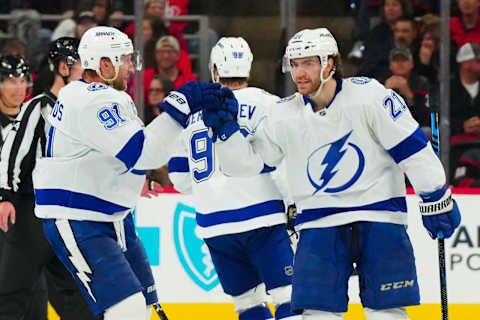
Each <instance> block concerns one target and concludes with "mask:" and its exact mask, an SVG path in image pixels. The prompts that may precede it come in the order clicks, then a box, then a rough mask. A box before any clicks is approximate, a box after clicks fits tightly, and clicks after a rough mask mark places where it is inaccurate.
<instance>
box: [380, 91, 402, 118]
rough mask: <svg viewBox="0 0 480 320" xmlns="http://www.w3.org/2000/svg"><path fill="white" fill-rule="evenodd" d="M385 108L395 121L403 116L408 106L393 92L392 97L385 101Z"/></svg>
mask: <svg viewBox="0 0 480 320" xmlns="http://www.w3.org/2000/svg"><path fill="white" fill-rule="evenodd" d="M383 106H384V107H385V108H386V109H387V110H388V111H389V114H390V116H391V117H392V119H393V120H394V121H395V120H397V119H398V117H400V115H402V113H403V111H405V110H407V105H406V104H405V102H404V101H403V99H402V98H401V97H399V96H398V94H396V93H395V92H392V95H391V96H388V97H386V98H385V99H383Z"/></svg>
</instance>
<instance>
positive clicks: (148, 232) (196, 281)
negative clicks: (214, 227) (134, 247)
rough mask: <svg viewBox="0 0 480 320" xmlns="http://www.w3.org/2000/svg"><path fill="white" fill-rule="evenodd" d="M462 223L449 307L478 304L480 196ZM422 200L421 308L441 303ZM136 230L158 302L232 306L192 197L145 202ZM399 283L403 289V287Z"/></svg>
mask: <svg viewBox="0 0 480 320" xmlns="http://www.w3.org/2000/svg"><path fill="white" fill-rule="evenodd" d="M455 199H456V200H457V202H458V205H459V207H460V209H461V212H462V223H461V225H460V227H459V229H458V230H457V231H456V233H455V234H454V235H453V236H452V237H451V238H450V239H447V240H446V241H445V244H446V252H447V257H446V258H447V259H446V265H447V269H448V291H449V302H450V303H462V304H464V303H466V304H477V303H480V293H478V288H477V286H475V285H472V284H474V283H476V284H480V212H478V210H477V208H478V203H479V201H480V194H456V195H455ZM418 201H419V200H418V197H417V196H415V195H408V196H407V203H408V210H409V226H408V234H409V236H410V238H411V240H412V243H413V247H414V250H415V257H416V263H417V273H418V281H419V286H420V289H421V297H422V303H438V301H439V298H438V292H439V280H438V257H437V242H436V241H433V240H431V239H430V237H429V236H428V234H427V232H426V230H425V229H424V228H423V226H422V221H421V216H420V213H419V210H418ZM136 225H137V230H138V234H139V236H140V237H141V238H142V240H143V242H144V244H145V247H146V249H147V253H148V256H149V259H150V262H151V265H152V268H153V270H154V275H155V278H156V281H157V285H158V287H159V288H168V290H159V298H160V301H164V302H176V303H177V302H188V303H201V302H229V301H230V299H229V298H228V297H227V296H226V295H225V294H223V292H222V290H221V286H220V284H219V281H218V277H217V274H216V272H215V268H214V266H213V264H212V261H211V258H210V255H209V252H208V249H207V246H206V245H205V243H204V242H203V241H202V240H201V239H200V238H199V237H198V236H197V234H196V232H195V227H196V221H195V209H194V206H193V201H192V198H191V197H190V196H187V195H182V194H176V193H162V194H160V195H159V196H158V197H156V198H152V199H146V198H142V200H141V201H140V203H139V204H138V206H137V211H136ZM357 280H358V279H357V278H356V277H352V278H351V280H350V299H351V302H353V303H359V302H360V301H359V298H358V284H357ZM409 281H410V279H404V280H403V281H399V282H398V283H397V282H395V283H386V284H383V289H384V290H396V289H398V288H401V287H403V286H408V285H410V282H409ZM400 282H401V283H400Z"/></svg>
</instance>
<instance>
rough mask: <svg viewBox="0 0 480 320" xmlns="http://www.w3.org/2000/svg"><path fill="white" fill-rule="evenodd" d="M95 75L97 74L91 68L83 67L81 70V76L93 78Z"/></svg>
mask: <svg viewBox="0 0 480 320" xmlns="http://www.w3.org/2000/svg"><path fill="white" fill-rule="evenodd" d="M97 75H98V74H97V71H95V70H92V69H85V70H83V73H82V77H83V78H85V77H89V78H94V77H96V76H97Z"/></svg>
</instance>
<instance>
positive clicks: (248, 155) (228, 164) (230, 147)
mask: <svg viewBox="0 0 480 320" xmlns="http://www.w3.org/2000/svg"><path fill="white" fill-rule="evenodd" d="M215 151H216V152H217V155H218V158H219V160H220V168H221V170H222V172H223V173H224V174H225V175H227V176H232V177H249V176H254V175H257V174H259V173H260V172H261V171H262V169H263V167H264V162H263V160H262V158H261V157H260V155H258V154H257V153H255V151H254V150H253V147H252V146H251V145H250V144H249V143H248V142H247V140H245V138H244V137H243V136H242V134H241V133H240V132H236V133H235V134H234V135H232V136H231V137H230V138H229V139H228V140H227V141H223V142H218V143H215Z"/></svg>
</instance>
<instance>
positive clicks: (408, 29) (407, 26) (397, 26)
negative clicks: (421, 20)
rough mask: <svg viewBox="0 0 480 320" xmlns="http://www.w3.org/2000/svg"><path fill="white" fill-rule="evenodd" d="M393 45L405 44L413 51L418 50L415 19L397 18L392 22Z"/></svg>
mask: <svg viewBox="0 0 480 320" xmlns="http://www.w3.org/2000/svg"><path fill="white" fill-rule="evenodd" d="M393 39H394V45H395V46H398V45H406V46H408V48H409V49H410V50H411V51H412V53H413V52H414V50H418V43H417V26H416V23H415V21H414V20H413V19H412V18H409V17H401V18H398V19H397V21H395V23H394V24H393Z"/></svg>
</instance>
